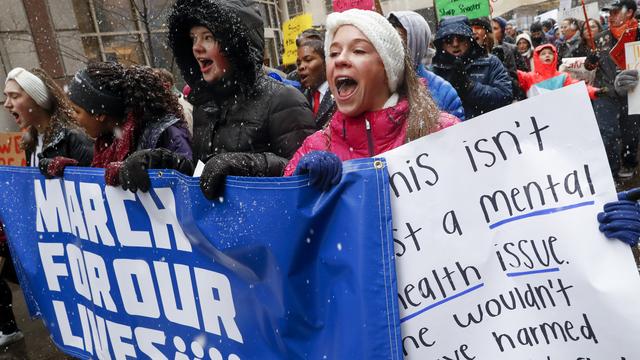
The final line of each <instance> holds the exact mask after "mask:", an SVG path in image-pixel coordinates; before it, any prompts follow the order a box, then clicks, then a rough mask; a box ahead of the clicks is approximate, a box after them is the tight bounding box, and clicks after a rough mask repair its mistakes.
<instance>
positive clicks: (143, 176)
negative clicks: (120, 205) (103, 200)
mask: <svg viewBox="0 0 640 360" xmlns="http://www.w3.org/2000/svg"><path fill="white" fill-rule="evenodd" d="M149 169H173V170H178V171H179V172H181V173H183V174H186V175H191V174H193V163H192V162H191V160H190V159H187V158H186V157H184V156H182V155H179V154H176V153H173V152H171V151H169V150H167V149H162V148H160V149H146V150H140V151H136V152H135V153H133V154H131V155H129V157H128V158H126V159H125V161H124V162H123V164H122V166H121V167H120V171H119V175H118V177H119V178H120V184H121V185H122V188H123V189H125V190H131V191H132V192H136V191H138V190H140V191H142V192H147V191H149V189H150V188H151V180H150V179H149V173H148V172H147V170H149Z"/></svg>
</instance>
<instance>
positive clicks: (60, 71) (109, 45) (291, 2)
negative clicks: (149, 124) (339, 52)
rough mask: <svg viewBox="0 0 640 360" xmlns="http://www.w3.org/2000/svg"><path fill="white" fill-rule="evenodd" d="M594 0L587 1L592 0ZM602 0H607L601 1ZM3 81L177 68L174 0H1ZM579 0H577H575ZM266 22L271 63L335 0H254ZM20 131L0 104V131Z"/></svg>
mask: <svg viewBox="0 0 640 360" xmlns="http://www.w3.org/2000/svg"><path fill="white" fill-rule="evenodd" d="M592 1H594V0H587V1H586V2H592ZM600 1H601V2H604V1H605V0H600ZM0 2H1V3H2V9H1V11H0V81H1V82H2V83H4V79H5V76H6V73H7V72H8V71H9V70H11V69H12V68H14V67H17V66H21V67H24V68H33V67H41V68H43V69H44V70H46V71H47V72H48V73H49V74H51V75H52V76H53V77H54V78H55V79H57V80H59V81H60V82H61V83H64V82H66V81H67V80H68V79H69V78H70V76H72V75H73V74H74V73H75V72H76V71H77V70H79V69H81V68H82V67H83V66H84V65H85V64H86V63H87V62H89V61H93V60H98V61H119V62H122V63H124V64H143V65H149V66H153V67H163V68H166V69H169V70H171V71H172V72H173V73H174V74H175V75H177V76H176V79H177V80H178V82H179V83H181V80H180V76H179V73H178V70H177V67H176V66H175V64H174V60H173V57H172V55H171V51H170V50H169V49H168V48H167V45H166V44H167V33H168V30H167V28H166V18H167V15H168V12H169V11H170V7H171V5H172V4H173V2H174V0H0ZM490 2H491V5H492V8H493V9H494V10H496V11H498V12H500V13H501V14H504V15H505V16H506V17H507V18H514V19H517V20H518V22H519V23H520V24H521V26H528V24H529V23H530V22H531V21H532V19H533V17H534V16H535V15H537V14H541V13H543V12H544V11H547V10H549V9H553V8H557V7H558V0H490ZM578 2H579V0H573V3H575V4H577V3H578ZM256 3H257V6H258V7H259V10H260V12H261V14H262V18H263V20H264V24H265V29H264V34H265V64H266V65H269V66H272V67H275V66H277V65H279V64H281V61H282V53H283V45H282V23H283V22H285V21H286V20H288V19H289V18H291V17H293V16H296V15H300V14H302V13H310V14H311V15H312V18H313V24H314V25H315V26H322V25H324V23H325V20H326V17H327V14H329V13H331V12H332V11H333V6H332V0H256ZM380 5H381V8H382V11H383V13H384V14H388V13H389V12H391V11H395V10H413V11H416V12H418V13H420V14H421V15H422V16H424V17H425V18H426V19H427V21H428V22H429V24H430V25H431V27H432V30H435V23H436V22H435V11H434V6H433V0H380ZM14 130H16V127H15V123H14V121H13V118H10V115H9V114H8V113H7V112H6V111H0V132H4V131H14Z"/></svg>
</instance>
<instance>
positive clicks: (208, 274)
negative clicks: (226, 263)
mask: <svg viewBox="0 0 640 360" xmlns="http://www.w3.org/2000/svg"><path fill="white" fill-rule="evenodd" d="M193 270H194V273H195V276H196V283H197V284H198V298H199V300H200V311H202V321H203V322H204V329H205V330H206V331H208V332H211V333H214V334H216V335H222V332H221V330H220V324H221V323H222V327H223V328H224V329H225V331H226V333H227V337H229V338H230V339H233V340H235V341H237V342H239V343H241V344H242V342H243V341H242V334H240V329H238V325H236V320H235V317H236V309H235V307H234V306H233V297H232V295H231V284H230V283H229V279H227V277H226V276H224V275H222V274H220V273H216V272H213V271H210V270H205V269H200V268H194V269H193ZM214 291H215V292H216V293H217V296H214Z"/></svg>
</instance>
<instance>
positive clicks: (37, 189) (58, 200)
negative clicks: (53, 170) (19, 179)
mask: <svg viewBox="0 0 640 360" xmlns="http://www.w3.org/2000/svg"><path fill="white" fill-rule="evenodd" d="M44 184H45V188H46V189H47V191H46V192H47V194H46V196H45V194H44V193H45V192H44V191H43V190H42V182H41V181H38V180H36V181H35V182H34V184H33V187H34V193H35V198H36V230H37V231H38V232H45V231H46V232H59V231H61V232H67V233H68V232H71V225H69V214H68V213H67V204H66V203H65V202H64V194H63V192H62V186H61V185H60V184H61V180H60V179H53V180H45V181H44ZM58 219H59V220H60V226H58Z"/></svg>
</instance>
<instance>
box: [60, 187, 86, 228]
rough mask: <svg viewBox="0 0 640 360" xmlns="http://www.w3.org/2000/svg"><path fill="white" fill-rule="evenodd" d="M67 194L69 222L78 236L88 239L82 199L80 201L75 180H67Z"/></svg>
mask: <svg viewBox="0 0 640 360" xmlns="http://www.w3.org/2000/svg"><path fill="white" fill-rule="evenodd" d="M64 187H65V190H66V191H65V194H66V195H67V210H68V212H69V223H70V225H71V230H72V231H73V233H74V234H76V236H77V237H79V238H81V239H84V240H88V239H89V238H88V237H87V229H86V226H85V224H84V218H83V217H82V209H81V208H80V201H78V193H77V192H76V184H75V183H74V182H73V181H68V180H65V182H64Z"/></svg>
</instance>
